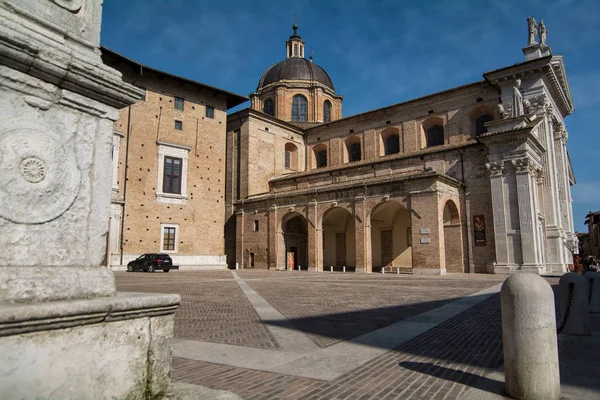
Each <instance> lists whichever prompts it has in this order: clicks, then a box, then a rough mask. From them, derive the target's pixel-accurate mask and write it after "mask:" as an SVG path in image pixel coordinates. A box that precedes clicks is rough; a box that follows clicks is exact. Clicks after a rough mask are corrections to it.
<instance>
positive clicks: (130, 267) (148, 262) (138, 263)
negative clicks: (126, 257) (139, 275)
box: [127, 253, 179, 272]
mask: <svg viewBox="0 0 600 400" xmlns="http://www.w3.org/2000/svg"><path fill="white" fill-rule="evenodd" d="M157 269H162V270H163V272H169V271H170V270H172V269H179V266H178V265H173V260H172V259H171V257H170V256H169V255H168V254H163V253H147V254H142V255H141V256H139V257H138V258H136V259H135V260H133V261H130V262H129V263H128V264H127V272H132V271H136V270H142V271H144V272H154V271H156V270H157Z"/></svg>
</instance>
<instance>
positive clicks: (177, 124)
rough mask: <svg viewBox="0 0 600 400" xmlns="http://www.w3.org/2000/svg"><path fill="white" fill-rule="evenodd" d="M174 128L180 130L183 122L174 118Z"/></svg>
mask: <svg viewBox="0 0 600 400" xmlns="http://www.w3.org/2000/svg"><path fill="white" fill-rule="evenodd" d="M175 129H176V130H178V131H180V130H182V129H183V122H181V121H177V120H176V121H175Z"/></svg>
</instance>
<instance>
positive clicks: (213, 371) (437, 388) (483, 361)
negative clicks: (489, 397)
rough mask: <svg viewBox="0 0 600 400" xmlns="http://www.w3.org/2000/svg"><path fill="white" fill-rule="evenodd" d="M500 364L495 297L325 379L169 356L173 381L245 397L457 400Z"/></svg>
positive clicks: (498, 311) (499, 337)
mask: <svg viewBox="0 0 600 400" xmlns="http://www.w3.org/2000/svg"><path fill="white" fill-rule="evenodd" d="M501 362H502V332H501V329H500V301H499V295H495V296H493V297H491V298H490V299H488V300H485V301H483V302H482V303H480V304H478V305H476V306H474V307H472V308H471V309H469V310H468V311H466V312H464V313H462V314H459V315H458V316H456V317H454V318H452V319H450V320H448V321H447V322H445V323H443V324H440V325H439V326H438V327H436V328H434V329H432V330H430V331H428V332H427V333H426V334H424V335H422V336H420V337H418V338H416V339H413V340H411V341H409V342H407V343H405V344H404V345H402V346H400V347H399V348H398V349H396V350H393V351H389V352H386V353H385V354H383V355H382V356H380V357H377V358H375V359H373V360H371V361H369V362H368V363H365V364H363V365H361V366H359V367H357V368H356V369H354V370H352V371H350V372H349V373H347V374H345V375H344V376H342V377H340V378H338V379H334V380H332V381H330V382H325V381H321V380H317V379H307V378H299V377H294V376H290V375H282V374H275V373H268V372H263V371H255V370H250V369H244V368H235V367H229V366H223V365H218V364H210V363H205V362H200V361H194V360H186V359H183V358H174V360H173V379H175V380H178V381H185V382H188V383H195V384H199V385H203V386H208V387H210V388H212V389H220V390H229V391H232V392H234V393H236V394H238V395H240V396H241V397H242V398H244V399H367V398H377V399H457V398H459V397H460V395H462V393H463V392H464V391H465V390H466V389H468V388H469V387H470V386H474V385H476V384H477V381H478V380H481V379H485V378H481V376H482V375H485V374H486V373H487V372H490V371H492V370H493V369H495V368H497V367H498V366H499V365H500V363H501Z"/></svg>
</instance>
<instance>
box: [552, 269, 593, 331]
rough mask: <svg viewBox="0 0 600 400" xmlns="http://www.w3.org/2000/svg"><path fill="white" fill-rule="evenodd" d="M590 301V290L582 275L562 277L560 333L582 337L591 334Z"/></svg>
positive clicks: (559, 285)
mask: <svg viewBox="0 0 600 400" xmlns="http://www.w3.org/2000/svg"><path fill="white" fill-rule="evenodd" d="M588 301H589V288H588V284H587V281H586V279H585V278H584V277H583V276H582V275H579V274H575V273H568V274H564V275H563V276H561V277H560V281H559V283H558V302H559V304H560V319H559V325H560V327H559V328H558V329H559V333H561V332H562V333H564V334H567V335H580V336H589V335H590V334H591V322H590V306H589V303H588ZM561 328H562V329H561Z"/></svg>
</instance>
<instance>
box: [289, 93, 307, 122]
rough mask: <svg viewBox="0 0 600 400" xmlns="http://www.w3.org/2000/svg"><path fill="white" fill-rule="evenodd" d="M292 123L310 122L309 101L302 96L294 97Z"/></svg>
mask: <svg viewBox="0 0 600 400" xmlns="http://www.w3.org/2000/svg"><path fill="white" fill-rule="evenodd" d="M300 101H302V103H300ZM292 122H308V100H307V99H306V97H304V96H302V95H301V94H297V95H295V96H294V97H292Z"/></svg>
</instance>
